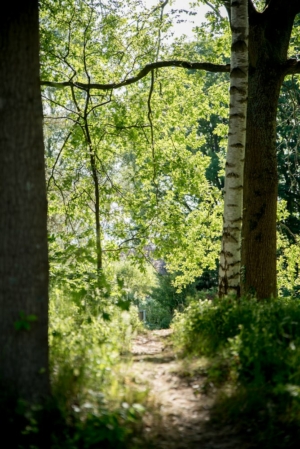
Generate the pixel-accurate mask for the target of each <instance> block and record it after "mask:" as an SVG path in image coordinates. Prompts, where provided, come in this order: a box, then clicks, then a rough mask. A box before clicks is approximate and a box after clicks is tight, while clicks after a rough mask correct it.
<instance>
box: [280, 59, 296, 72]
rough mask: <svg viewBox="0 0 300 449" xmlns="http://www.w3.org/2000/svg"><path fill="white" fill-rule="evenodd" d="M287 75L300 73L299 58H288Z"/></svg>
mask: <svg viewBox="0 0 300 449" xmlns="http://www.w3.org/2000/svg"><path fill="white" fill-rule="evenodd" d="M284 73H285V75H296V74H297V73H300V61H298V60H297V59H288V60H287V61H286V64H285V69H284Z"/></svg>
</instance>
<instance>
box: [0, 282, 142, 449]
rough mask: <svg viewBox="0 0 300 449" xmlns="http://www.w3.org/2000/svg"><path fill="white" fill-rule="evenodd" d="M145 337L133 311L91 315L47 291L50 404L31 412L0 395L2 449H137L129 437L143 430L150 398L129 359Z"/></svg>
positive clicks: (109, 306)
mask: <svg viewBox="0 0 300 449" xmlns="http://www.w3.org/2000/svg"><path fill="white" fill-rule="evenodd" d="M142 330H143V329H142V324H141V322H140V321H139V319H138V314H137V309H136V308H135V307H131V308H130V309H129V310H128V311H124V310H121V309H120V308H119V307H117V306H116V305H114V304H112V303H111V304H109V302H108V301H106V303H105V307H102V308H100V309H99V310H98V312H97V313H95V310H94V311H93V313H91V310H88V308H82V307H79V306H78V304H76V303H75V302H74V301H72V298H71V297H68V296H66V295H63V294H62V292H61V291H59V290H57V291H55V290H54V291H52V297H51V301H50V329H49V336H50V375H51V387H52V397H51V400H50V401H49V402H48V403H46V404H44V405H43V407H41V406H40V405H36V406H29V405H28V404H27V403H26V402H24V401H21V400H20V399H19V398H15V397H14V395H13V392H5V391H1V392H0V393H1V394H0V396H1V397H0V402H1V415H0V422H1V427H2V428H3V432H4V433H3V432H2V435H7V437H8V438H9V441H10V443H9V446H7V447H9V448H11V449H15V448H16V449H47V448H49V449H100V448H101V449H102V448H103V449H106V448H107V449H121V448H122V449H124V448H129V447H130V449H134V447H135V446H134V444H133V443H132V441H133V439H132V436H133V435H134V434H135V433H136V432H137V431H138V429H139V426H140V425H141V421H142V416H143V414H144V412H145V404H147V396H148V391H147V390H145V387H143V388H142V387H140V388H139V387H138V386H137V385H136V384H135V383H134V379H133V378H132V374H131V373H130V363H128V359H126V355H127V354H128V353H129V350H130V346H131V340H132V337H133V336H134V334H135V333H136V332H137V331H142ZM122 360H123V362H122ZM6 410H9V411H10V412H9V414H8V413H7V411H6Z"/></svg>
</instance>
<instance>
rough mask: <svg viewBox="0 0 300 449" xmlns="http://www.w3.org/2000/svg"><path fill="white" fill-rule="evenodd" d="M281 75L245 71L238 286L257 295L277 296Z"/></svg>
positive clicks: (275, 72) (260, 71)
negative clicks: (245, 108) (245, 101)
mask: <svg viewBox="0 0 300 449" xmlns="http://www.w3.org/2000/svg"><path fill="white" fill-rule="evenodd" d="M282 80H283V77H281V75H280V73H279V74H278V72H277V71H276V70H274V71H271V70H270V68H268V67H266V68H265V69H261V70H256V71H255V72H254V73H253V74H250V76H249V101H248V112H247V115H248V119H247V144H246V160H245V182H244V204H245V207H244V213H243V216H244V221H243V246H242V248H243V250H242V267H243V268H242V272H243V276H242V291H243V293H245V294H250V295H256V296H257V297H258V298H259V299H264V298H271V297H275V296H276V295H277V287H276V208H277V189H278V179H277V158H276V115H277V104H278V97H279V92H280V87H281V84H282Z"/></svg>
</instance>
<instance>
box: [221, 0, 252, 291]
mask: <svg viewBox="0 0 300 449" xmlns="http://www.w3.org/2000/svg"><path fill="white" fill-rule="evenodd" d="M231 32H232V43H231V63H230V66H231V70H230V111H229V132H228V148H227V155H226V167H225V186H224V215H223V234H222V247H221V253H220V268H219V295H220V296H221V297H222V296H224V295H227V294H229V293H233V294H235V295H237V296H239V295H240V273H241V228H242V211H243V177H244V158H245V143H246V113H247V91H248V0H232V2H231Z"/></svg>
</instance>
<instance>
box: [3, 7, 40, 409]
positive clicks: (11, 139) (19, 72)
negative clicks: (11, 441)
mask: <svg viewBox="0 0 300 449" xmlns="http://www.w3.org/2000/svg"><path fill="white" fill-rule="evenodd" d="M0 48H1V61H0V123H1V133H0V310H1V313H0V383H1V386H2V387H1V388H3V385H5V386H7V387H8V388H12V389H13V392H14V393H15V394H17V395H18V396H20V397H22V398H24V399H26V400H29V401H31V402H32V401H40V400H41V399H42V398H44V397H45V396H47V395H48V393H49V377H48V336H47V330H48V255H47V228H46V226H47V202H46V186H45V170H44V145H43V132H42V105H41V96H40V85H39V32H38V1H37V0H27V1H18V0H11V1H10V2H8V3H6V4H5V12H4V11H2V14H1V18H0Z"/></svg>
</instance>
